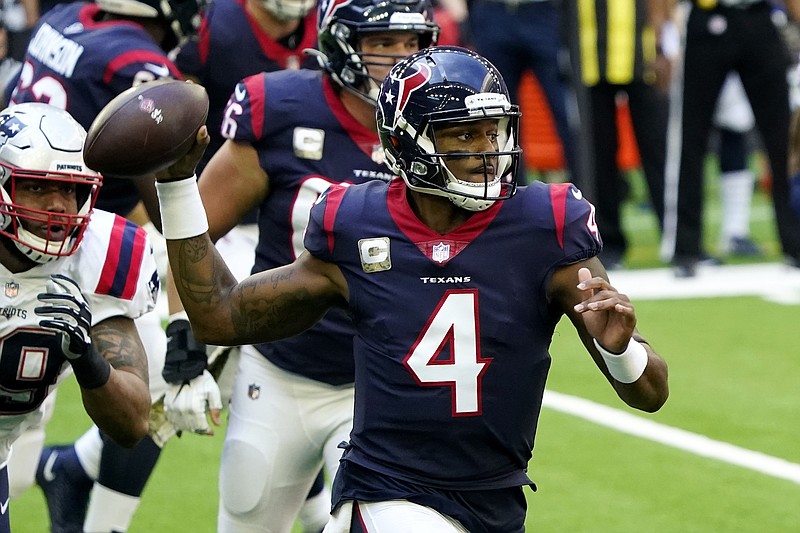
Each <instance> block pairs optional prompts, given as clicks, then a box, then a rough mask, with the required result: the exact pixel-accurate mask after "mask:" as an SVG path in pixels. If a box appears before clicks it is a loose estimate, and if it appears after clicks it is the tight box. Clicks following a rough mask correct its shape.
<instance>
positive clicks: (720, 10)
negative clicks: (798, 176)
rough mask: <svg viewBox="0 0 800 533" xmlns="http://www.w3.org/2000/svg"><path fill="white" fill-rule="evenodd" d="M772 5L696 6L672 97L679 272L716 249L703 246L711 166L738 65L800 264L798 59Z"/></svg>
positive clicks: (674, 248)
mask: <svg viewBox="0 0 800 533" xmlns="http://www.w3.org/2000/svg"><path fill="white" fill-rule="evenodd" d="M662 1H663V2H666V1H667V0H662ZM785 3H786V7H787V10H788V14H789V17H790V18H791V19H792V20H798V17H800V0H786V1H785ZM771 11H772V8H771V5H770V3H769V2H766V1H764V0H726V1H724V2H722V1H720V2H717V1H713V0H711V1H709V0H694V1H693V2H692V3H691V5H690V6H689V13H688V16H687V17H686V36H685V50H684V61H683V78H682V87H680V88H679V95H677V98H676V99H675V100H673V102H672V104H673V106H672V107H673V113H672V114H671V118H670V126H669V127H670V134H669V139H670V142H669V144H668V146H667V169H666V176H665V189H666V193H665V211H664V232H663V239H662V247H661V253H662V256H663V258H664V259H665V260H668V261H671V262H672V264H673V267H674V269H675V274H676V276H679V277H690V276H695V275H696V274H697V267H698V264H699V263H700V262H701V260H703V259H704V258H705V257H707V256H708V254H707V253H706V252H705V250H704V247H703V212H704V208H703V207H704V202H703V165H704V161H705V156H706V152H707V150H708V138H709V133H710V129H711V126H712V119H713V114H714V110H715V107H716V101H717V98H718V95H719V94H720V90H721V89H722V85H723V83H724V82H725V79H726V77H727V75H728V73H729V72H731V71H736V72H738V74H739V76H740V78H741V80H742V85H743V86H744V90H745V92H746V93H747V97H748V99H749V101H750V105H751V107H752V109H753V114H754V116H755V121H756V126H757V127H758V130H759V132H760V133H761V138H762V140H763V143H764V147H765V149H766V153H767V156H768V157H769V162H770V168H771V171H772V177H773V179H772V201H773V207H774V211H775V221H776V225H777V230H778V231H777V232H778V236H779V239H780V243H781V248H782V251H783V254H784V257H785V260H786V262H787V263H789V264H792V265H796V266H800V218H798V217H797V215H796V214H795V213H794V212H793V211H792V209H791V207H790V205H789V185H788V184H789V181H788V178H787V151H788V146H789V138H788V134H789V122H790V111H789V96H788V89H787V83H786V74H787V69H788V67H789V65H790V61H791V59H790V57H789V54H788V52H787V49H786V45H785V44H784V42H783V41H782V39H781V36H780V35H779V32H778V30H777V28H776V27H775V25H774V24H773V21H772V16H771ZM673 139H675V140H676V141H678V142H673V141H672V140H673Z"/></svg>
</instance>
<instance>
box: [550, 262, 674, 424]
mask: <svg viewBox="0 0 800 533" xmlns="http://www.w3.org/2000/svg"><path fill="white" fill-rule="evenodd" d="M549 294H550V299H551V301H554V302H557V304H558V305H559V307H560V308H561V309H562V310H563V311H564V313H565V314H566V315H567V316H568V317H569V318H570V320H571V321H572V324H573V325H574V326H575V329H576V330H577V331H578V335H579V336H580V338H581V341H582V342H583V344H584V346H585V347H586V349H587V351H588V352H589V353H590V354H591V356H592V358H593V359H594V361H595V363H596V364H597V366H598V368H599V369H600V370H601V371H602V372H603V374H604V375H605V376H606V378H607V379H608V380H609V382H610V383H611V385H612V386H613V387H614V390H616V392H617V395H618V396H619V397H620V398H621V399H622V400H623V401H624V402H625V403H627V404H628V405H630V406H631V407H634V408H636V409H641V410H642V411H648V412H654V411H657V410H658V409H660V408H661V406H662V405H663V404H664V402H666V400H667V396H668V395H669V386H668V383H667V364H666V362H665V361H664V360H663V359H662V358H661V356H659V355H658V354H657V353H656V352H655V351H654V350H653V349H652V348H651V347H650V345H649V344H648V343H647V342H646V341H645V340H644V338H643V337H642V336H641V335H640V334H639V333H638V331H637V330H636V312H635V310H634V307H633V304H632V303H631V301H630V299H629V298H628V296H627V295H625V294H623V293H620V292H619V291H617V290H616V289H615V288H614V287H613V286H612V285H611V284H610V283H609V281H608V276H607V274H606V271H605V268H604V267H603V265H602V263H601V262H600V261H599V260H598V259H597V258H592V259H589V260H587V261H582V262H580V263H576V264H574V265H570V266H568V267H564V268H562V269H560V270H558V271H556V272H555V273H554V274H553V278H552V280H551V283H550V291H549Z"/></svg>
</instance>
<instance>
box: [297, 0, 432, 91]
mask: <svg viewBox="0 0 800 533" xmlns="http://www.w3.org/2000/svg"><path fill="white" fill-rule="evenodd" d="M317 25H318V28H317V31H318V34H317V40H318V45H319V51H317V52H313V51H312V53H315V55H316V56H317V60H318V62H319V65H320V67H321V68H322V69H323V70H324V71H326V72H327V73H328V74H329V75H330V76H331V78H332V79H333V81H335V82H336V83H338V84H339V85H341V86H342V87H344V88H345V89H348V90H350V91H353V92H354V93H356V94H357V95H358V96H360V97H361V98H362V99H364V100H366V101H368V102H369V103H370V104H373V105H374V104H375V99H376V97H377V94H378V90H379V88H380V84H381V81H383V80H379V79H375V78H372V77H371V76H370V75H369V72H368V70H367V67H368V66H369V65H373V64H381V63H379V62H380V61H381V59H383V60H384V61H385V60H386V59H387V58H389V59H391V60H392V61H396V60H398V59H400V58H396V57H394V56H389V55H383V54H364V53H362V52H361V51H360V46H359V43H360V40H361V38H362V37H363V36H364V35H365V34H368V33H376V32H385V31H409V32H415V33H418V34H419V47H420V48H426V47H428V46H432V45H435V44H436V42H437V40H438V38H439V26H438V25H437V24H436V23H435V22H434V21H433V8H432V7H431V4H430V3H429V1H428V0H320V3H319V7H318V12H317Z"/></svg>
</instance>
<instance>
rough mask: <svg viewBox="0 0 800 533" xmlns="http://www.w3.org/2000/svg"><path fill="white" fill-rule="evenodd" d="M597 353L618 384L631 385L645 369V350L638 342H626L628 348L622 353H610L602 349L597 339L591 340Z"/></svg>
mask: <svg viewBox="0 0 800 533" xmlns="http://www.w3.org/2000/svg"><path fill="white" fill-rule="evenodd" d="M592 340H593V341H594V345H595V347H596V348H597V351H598V352H600V355H602V356H603V360H604V361H605V362H606V366H607V367H608V372H609V373H610V374H611V377H613V378H614V379H616V380H617V381H619V382H620V383H633V382H634V381H636V380H637V379H639V378H640V377H641V375H642V374H644V369H645V368H646V367H647V359H648V357H647V350H646V349H645V347H644V346H642V345H641V344H640V343H639V342H637V341H635V340H633V338H631V340H629V341H628V347H627V348H625V351H624V352H622V353H611V352H609V351H608V350H606V349H605V348H603V347H602V346H601V345H600V343H599V342H597V339H592Z"/></svg>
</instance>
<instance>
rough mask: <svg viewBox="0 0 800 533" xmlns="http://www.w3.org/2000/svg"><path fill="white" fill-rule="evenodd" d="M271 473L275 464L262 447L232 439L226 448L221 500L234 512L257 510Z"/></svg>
mask: <svg viewBox="0 0 800 533" xmlns="http://www.w3.org/2000/svg"><path fill="white" fill-rule="evenodd" d="M271 475H272V467H271V465H269V464H268V463H267V460H266V458H265V457H264V454H263V453H262V452H261V450H259V449H258V448H256V447H255V446H253V445H251V444H249V443H247V442H245V441H242V440H234V439H231V440H229V441H228V442H226V443H225V447H224V449H223V450H222V460H221V466H220V474H219V494H220V503H221V504H222V505H223V506H224V507H225V509H226V510H227V511H228V512H229V513H231V514H233V515H240V514H245V513H249V512H251V511H253V510H254V509H255V508H256V507H257V506H258V503H259V501H260V500H261V498H262V496H263V495H264V489H265V488H266V486H267V481H268V479H269V478H270V476H271Z"/></svg>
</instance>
